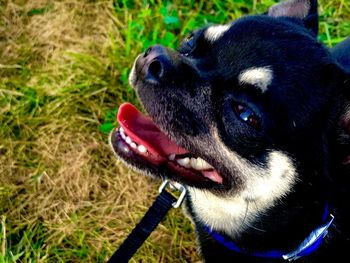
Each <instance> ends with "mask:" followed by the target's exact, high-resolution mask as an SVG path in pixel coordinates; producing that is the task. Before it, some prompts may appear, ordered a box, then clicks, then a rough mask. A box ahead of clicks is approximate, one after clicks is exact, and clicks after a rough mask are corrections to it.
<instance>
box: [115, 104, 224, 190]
mask: <svg viewBox="0 0 350 263" xmlns="http://www.w3.org/2000/svg"><path fill="white" fill-rule="evenodd" d="M117 120H118V123H119V124H120V128H117V129H116V130H115V131H113V132H112V135H111V144H112V147H113V150H114V151H115V153H116V154H117V155H118V156H119V157H121V158H122V159H123V160H125V161H126V162H127V163H129V164H131V165H133V166H136V167H138V168H141V169H146V170H148V171H150V170H151V171H157V170H159V171H161V173H162V175H161V176H165V177H170V179H174V180H177V181H179V182H184V183H187V184H189V185H192V184H194V185H196V184H204V185H205V184H208V183H209V184H210V183H211V184H212V183H214V184H216V185H221V184H222V183H223V178H222V177H221V175H220V174H219V173H218V172H217V171H216V170H215V169H214V167H213V166H211V165H210V164H209V163H208V162H206V161H205V160H203V159H202V158H200V157H198V156H194V155H192V154H191V153H190V152H189V151H188V150H186V149H184V148H182V147H180V146H179V145H177V144H176V143H175V142H173V141H171V140H170V139H169V137H168V136H167V135H166V134H165V133H164V132H162V131H161V130H160V129H159V128H158V127H157V126H156V124H155V123H154V122H153V121H152V119H151V118H150V117H149V116H146V115H144V114H143V113H141V112H140V111H138V110H137V109H136V108H135V107H134V106H133V105H132V104H130V103H124V104H122V105H121V106H120V108H119V111H118V115H117ZM155 169H156V170H155ZM157 174H158V172H157Z"/></svg>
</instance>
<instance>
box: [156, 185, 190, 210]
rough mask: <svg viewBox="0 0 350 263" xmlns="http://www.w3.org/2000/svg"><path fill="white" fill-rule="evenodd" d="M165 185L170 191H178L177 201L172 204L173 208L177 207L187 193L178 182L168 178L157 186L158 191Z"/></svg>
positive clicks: (164, 187)
mask: <svg viewBox="0 0 350 263" xmlns="http://www.w3.org/2000/svg"><path fill="white" fill-rule="evenodd" d="M167 187H168V188H169V189H170V190H171V192H180V195H179V197H178V198H177V201H176V202H174V203H173V204H172V206H173V208H179V207H180V205H181V204H182V202H183V200H184V199H185V196H186V194H187V190H186V188H185V187H184V186H183V185H182V184H179V183H178V182H170V181H169V180H164V181H163V183H162V184H161V186H160V187H159V190H158V191H159V193H161V192H162V191H163V190H164V189H166V188H167Z"/></svg>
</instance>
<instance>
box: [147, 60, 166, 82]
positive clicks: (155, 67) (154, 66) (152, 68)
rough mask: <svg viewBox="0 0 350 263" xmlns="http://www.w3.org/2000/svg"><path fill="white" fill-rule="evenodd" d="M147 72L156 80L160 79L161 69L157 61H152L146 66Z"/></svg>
mask: <svg viewBox="0 0 350 263" xmlns="http://www.w3.org/2000/svg"><path fill="white" fill-rule="evenodd" d="M148 72H149V73H150V74H151V75H152V76H153V77H154V78H156V79H158V80H159V79H160V78H161V77H162V75H163V67H162V64H161V63H160V61H159V60H154V61H152V62H151V64H150V65H149V66H148Z"/></svg>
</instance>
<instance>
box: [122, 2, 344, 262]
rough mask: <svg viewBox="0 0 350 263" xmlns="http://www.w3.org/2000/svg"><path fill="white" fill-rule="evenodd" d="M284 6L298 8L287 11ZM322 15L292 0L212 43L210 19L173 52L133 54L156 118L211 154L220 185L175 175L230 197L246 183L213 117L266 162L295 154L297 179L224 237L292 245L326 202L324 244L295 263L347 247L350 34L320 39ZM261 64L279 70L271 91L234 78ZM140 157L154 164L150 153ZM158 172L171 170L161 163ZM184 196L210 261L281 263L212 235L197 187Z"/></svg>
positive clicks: (182, 141) (235, 145)
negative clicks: (244, 116) (274, 154)
mask: <svg viewBox="0 0 350 263" xmlns="http://www.w3.org/2000/svg"><path fill="white" fill-rule="evenodd" d="M300 3H303V4H305V3H306V5H303V6H299V4H300ZM286 6H287V7H289V10H290V11H285V10H279V9H283V8H286ZM306 7H307V9H305V8H306ZM293 8H294V9H295V8H297V10H292V9H293ZM302 8H304V9H302ZM280 12H282V13H283V12H284V13H283V14H285V15H286V16H279V15H278V14H279V13H280ZM317 24H318V23H317V1H306V0H305V1H302V0H293V1H288V2H287V4H282V5H277V6H275V7H273V8H272V9H270V11H269V12H268V13H267V14H265V15H257V16H248V17H243V18H241V19H238V20H236V21H234V22H233V23H232V24H231V26H230V28H229V30H228V31H227V32H225V34H223V35H222V37H220V38H219V39H217V40H215V41H213V42H211V41H209V40H208V39H207V38H206V37H205V32H206V30H207V28H203V29H199V30H197V31H195V32H194V33H193V35H192V36H190V38H189V39H186V40H184V42H183V43H182V44H181V46H180V47H179V49H178V50H177V51H174V50H170V49H168V48H166V47H162V46H154V47H152V48H151V49H149V50H148V51H147V52H146V53H145V54H143V55H142V56H141V57H140V58H139V59H138V61H137V62H136V66H135V70H136V74H135V78H134V79H133V80H132V82H133V83H132V84H133V86H134V87H135V88H136V90H137V92H138V95H139V97H140V100H141V102H142V104H143V106H144V108H145V110H146V111H147V112H148V113H149V115H150V116H151V117H152V118H153V120H154V122H155V123H156V124H157V125H158V126H159V127H160V128H161V129H162V130H163V131H164V132H165V133H167V134H168V135H169V136H170V137H171V138H172V139H173V140H174V141H175V142H176V143H178V144H179V145H181V146H182V147H184V148H186V149H188V150H189V151H190V152H191V153H192V154H194V155H196V156H200V157H201V158H203V159H205V160H206V161H208V162H209V163H210V164H212V165H213V166H214V167H215V169H216V170H217V171H219V173H220V175H221V176H222V177H223V184H211V183H209V184H204V185H196V184H195V183H194V184H192V183H191V182H183V180H182V178H179V177H177V176H176V175H170V177H171V178H172V179H174V180H178V181H180V182H183V183H187V184H189V185H192V186H195V187H201V188H202V187H204V188H208V190H209V191H212V192H213V193H215V194H216V195H218V196H220V197H222V198H225V196H234V195H239V194H240V192H241V191H243V189H245V187H246V182H245V181H244V180H243V179H242V176H241V171H238V170H237V166H235V164H234V163H232V160H229V159H228V158H227V156H226V155H224V154H223V151H222V150H220V148H219V146H218V145H216V144H215V140H213V138H214V137H215V135H214V134H213V127H216V128H217V132H218V134H217V135H218V136H219V137H220V139H221V141H223V142H224V144H225V145H226V147H227V148H228V149H229V150H230V151H232V152H234V153H236V154H238V155H239V156H240V157H241V158H243V159H245V160H247V161H248V162H250V163H251V164H253V165H256V166H258V167H261V168H262V169H263V168H266V167H267V165H268V160H267V158H268V156H269V155H268V154H269V152H270V151H271V150H276V151H279V152H283V153H286V154H287V155H288V156H289V157H290V158H291V159H292V160H293V164H294V166H295V167H296V173H297V175H298V179H297V182H296V184H295V185H294V186H293V189H291V191H290V192H289V193H288V195H286V196H285V197H283V198H281V199H280V201H279V202H278V204H277V205H274V206H272V207H271V208H270V209H268V210H267V211H266V212H265V213H263V214H260V215H259V218H258V220H256V221H255V222H254V223H253V224H254V225H253V226H252V227H250V228H248V229H247V230H246V231H245V232H243V233H241V234H240V235H239V236H230V235H229V234H226V236H227V238H228V239H232V240H234V241H235V242H236V243H237V245H239V246H240V247H242V248H245V249H247V250H248V251H249V250H252V251H268V250H284V251H291V250H293V249H294V248H295V247H297V246H298V245H299V243H300V242H301V241H302V240H303V239H304V238H305V237H306V236H307V235H308V234H309V233H310V232H311V231H312V230H313V229H315V227H316V226H319V225H320V224H321V223H322V220H321V217H322V213H323V211H324V207H325V204H326V203H327V202H328V203H329V205H330V212H331V213H332V214H333V215H334V216H335V221H334V224H333V225H332V227H331V228H330V230H329V234H328V235H327V237H326V239H325V242H324V244H323V245H322V246H321V247H320V248H319V249H318V250H317V251H316V252H314V253H313V254H311V255H310V256H307V257H304V258H300V259H299V260H298V261H297V262H341V260H342V259H343V258H346V257H347V255H348V251H347V249H349V248H350V227H349V225H350V205H349V203H348V200H350V199H349V198H350V196H349V192H350V191H349V190H350V182H349V180H350V174H349V171H348V170H347V169H346V168H344V167H345V166H344V165H343V163H342V160H343V158H344V157H346V155H347V154H348V153H349V150H348V149H349V148H348V147H349V137H348V134H347V132H346V131H344V129H347V128H346V126H347V124H346V125H344V124H342V119H344V116H346V115H347V114H349V113H347V110H348V109H347V107H348V105H349V97H350V96H349V93H350V92H349V87H348V86H349V85H348V81H349V76H348V73H347V72H350V41H349V40H346V41H345V42H344V43H341V44H340V45H338V46H337V47H335V48H334V49H333V50H331V51H329V50H327V49H326V48H325V47H324V46H323V45H322V44H321V43H319V42H318V41H317V39H316V34H317ZM253 67H269V68H271V70H272V72H273V79H272V82H271V84H270V85H269V87H268V89H267V90H266V91H265V92H262V91H260V90H259V89H257V88H256V87H253V86H250V85H242V84H241V83H239V81H238V76H239V74H240V73H241V72H242V71H243V70H245V69H247V68H253ZM237 103H238V104H240V105H245V106H247V107H249V108H250V109H251V110H252V111H253V112H254V114H255V115H256V118H257V119H258V120H259V123H260V124H259V126H258V127H253V126H251V125H249V124H247V123H246V122H243V121H242V120H241V119H240V118H238V116H237V113H235V111H234V109H233V107H234V106H233V105H235V104H237ZM341 134H342V135H341ZM340 136H343V140H342V142H340V140H339V138H340ZM122 158H123V156H122ZM124 159H127V158H125V157H124ZM127 161H128V162H130V163H133V161H132V160H130V159H127ZM133 165H135V166H136V167H138V168H140V169H143V170H150V169H148V167H147V165H146V164H144V163H140V162H139V163H137V162H134V163H133ZM150 171H151V173H152V174H155V175H159V176H161V177H167V176H168V171H166V170H163V169H160V170H158V171H157V169H156V168H155V167H152V169H151V170H150ZM187 206H188V210H189V212H190V214H191V216H192V219H193V220H194V221H195V225H196V230H197V232H198V237H199V243H200V247H201V249H200V250H201V254H202V256H203V258H204V259H205V262H218V260H219V261H220V262H279V261H282V260H272V259H262V258H257V257H251V256H246V255H243V254H239V253H235V252H233V251H230V250H228V249H227V248H225V247H223V246H222V245H220V244H219V243H217V242H216V241H214V240H213V239H212V238H211V237H210V236H209V235H208V234H207V233H206V231H205V230H204V225H203V223H202V222H203V220H200V219H198V216H197V215H196V214H194V210H193V209H192V206H193V203H192V199H191V196H189V197H188V198H187ZM222 234H224V235H225V233H222Z"/></svg>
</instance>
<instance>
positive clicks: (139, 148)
mask: <svg viewBox="0 0 350 263" xmlns="http://www.w3.org/2000/svg"><path fill="white" fill-rule="evenodd" d="M137 150H139V152H140V153H145V152H147V149H146V147H145V146H143V145H139V146H138V147H137Z"/></svg>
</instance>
